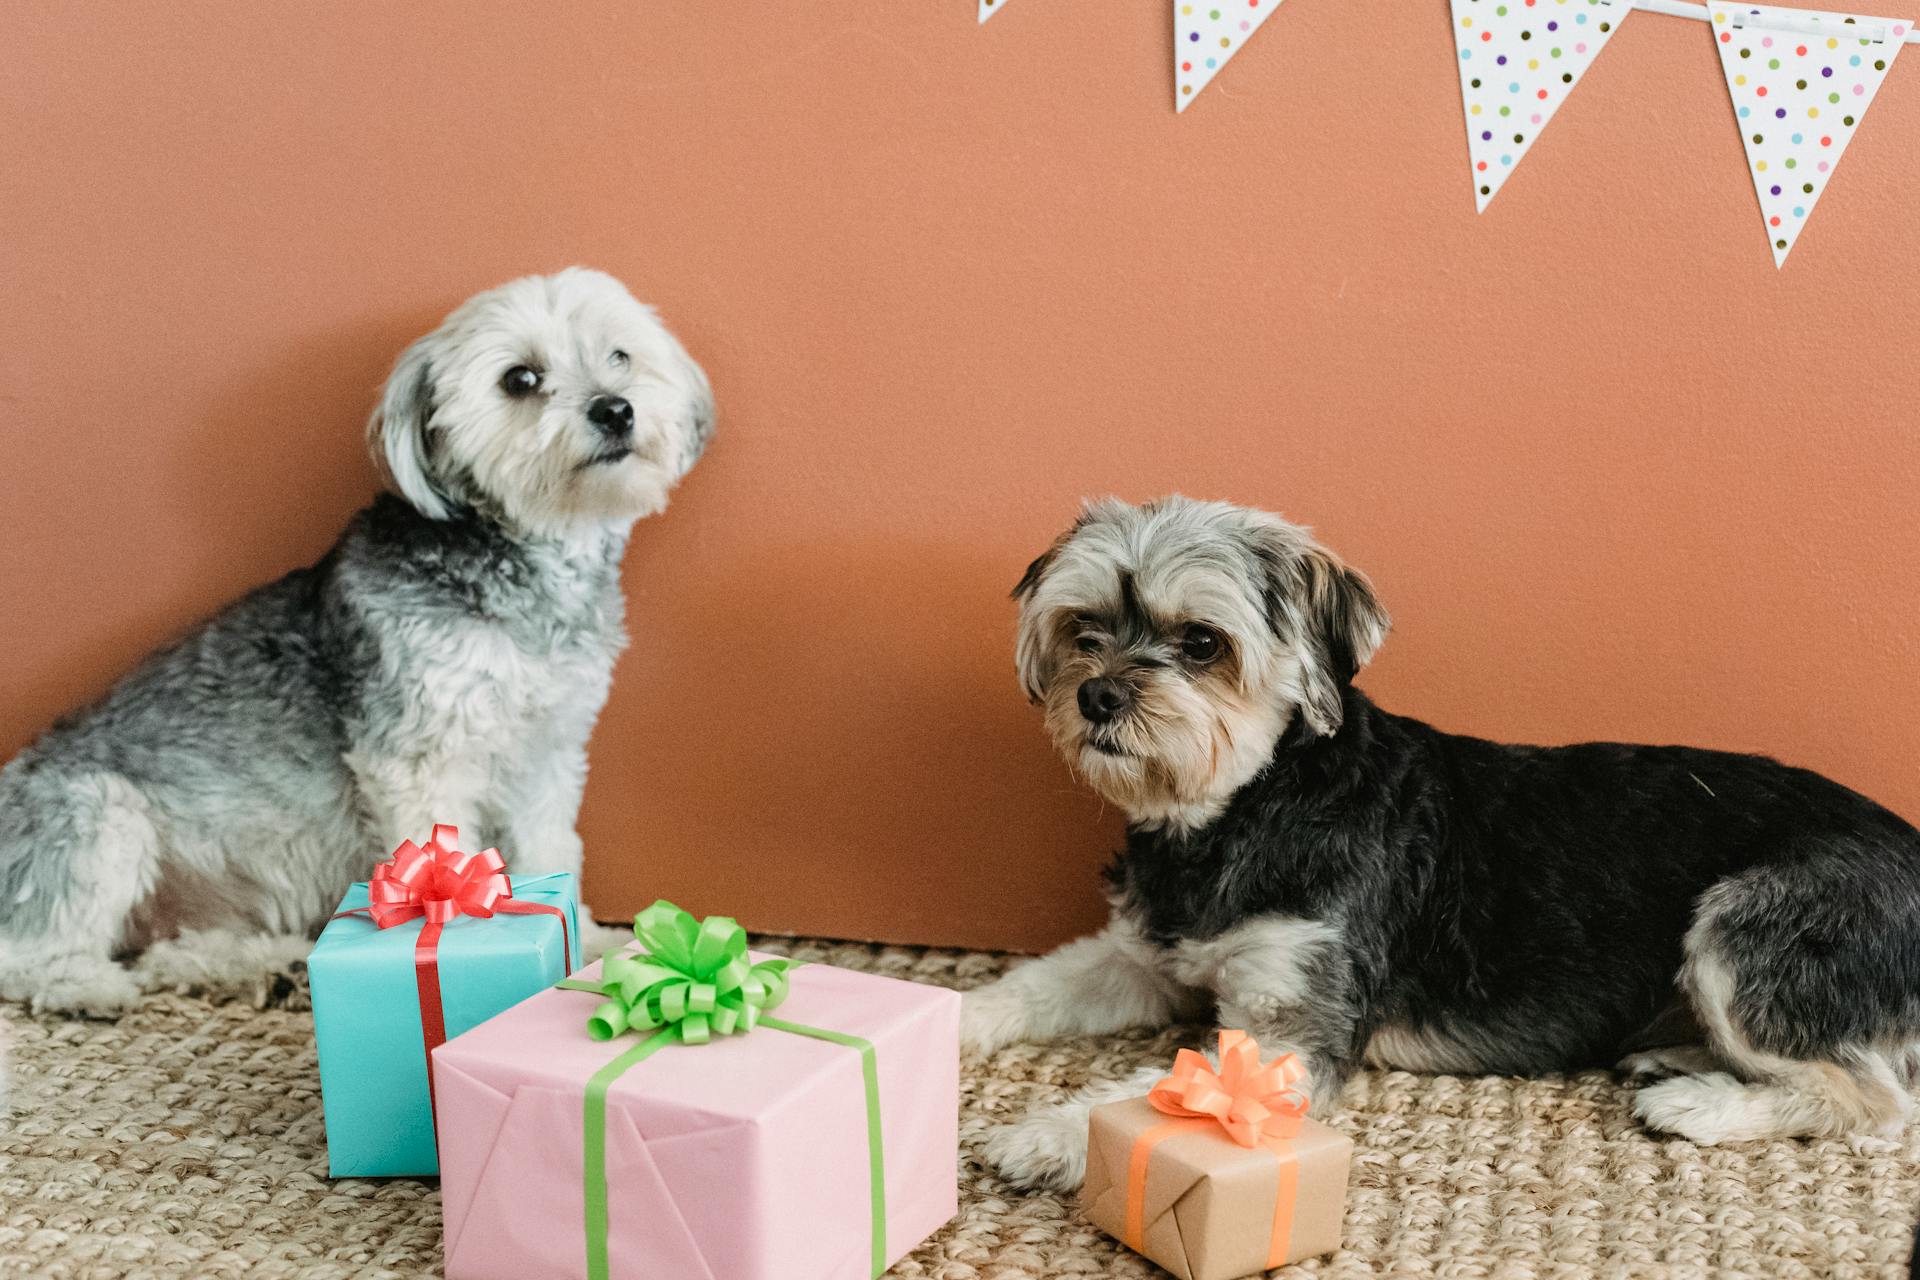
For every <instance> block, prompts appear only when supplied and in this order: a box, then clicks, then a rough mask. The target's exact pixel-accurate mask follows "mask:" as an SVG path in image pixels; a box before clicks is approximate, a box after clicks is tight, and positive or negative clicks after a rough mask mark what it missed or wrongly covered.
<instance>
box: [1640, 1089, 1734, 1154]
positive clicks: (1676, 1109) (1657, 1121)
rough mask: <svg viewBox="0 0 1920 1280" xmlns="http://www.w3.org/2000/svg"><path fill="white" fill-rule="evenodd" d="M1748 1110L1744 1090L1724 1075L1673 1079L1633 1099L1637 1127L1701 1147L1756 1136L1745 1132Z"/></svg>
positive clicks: (1642, 1091) (1641, 1092)
mask: <svg viewBox="0 0 1920 1280" xmlns="http://www.w3.org/2000/svg"><path fill="white" fill-rule="evenodd" d="M1750 1109H1751V1102H1750V1096H1749V1091H1748V1088H1747V1086H1746V1085H1744V1084H1742V1083H1741V1082H1740V1081H1739V1080H1737V1079H1735V1078H1734V1077H1733V1076H1730V1075H1728V1074H1727V1073H1726V1072H1724V1071H1714V1072H1709V1073H1707V1074H1704V1075H1681V1076H1674V1077H1672V1078H1671V1079H1667V1080H1662V1081H1660V1082H1658V1083H1657V1084H1650V1085H1648V1086H1647V1087H1646V1088H1644V1089H1642V1090H1640V1091H1639V1092H1638V1093H1636V1094H1634V1095H1633V1114H1634V1116H1635V1118H1636V1119H1638V1120H1639V1121H1640V1123H1642V1124H1644V1125H1646V1126H1647V1128H1649V1129H1654V1130H1657V1131H1658V1132H1661V1133H1670V1134H1673V1135H1674V1136H1676V1137H1680V1138H1685V1139H1687V1140H1688V1141H1690V1142H1697V1143H1699V1144H1700V1145H1701V1146H1703V1147H1711V1146H1715V1145H1718V1144H1719V1143H1722V1142H1738V1141H1742V1140H1744V1139H1747V1138H1749V1137H1753V1136H1756V1135H1753V1134H1750V1133H1748V1132H1747V1129H1748V1128H1749V1127H1750V1117H1749V1115H1748V1113H1749V1111H1750Z"/></svg>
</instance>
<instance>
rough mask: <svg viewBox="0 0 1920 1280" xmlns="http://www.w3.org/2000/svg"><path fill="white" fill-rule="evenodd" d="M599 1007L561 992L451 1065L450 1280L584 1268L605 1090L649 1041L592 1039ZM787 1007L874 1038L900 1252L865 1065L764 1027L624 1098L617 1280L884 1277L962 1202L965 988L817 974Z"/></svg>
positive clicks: (803, 1019)
mask: <svg viewBox="0 0 1920 1280" xmlns="http://www.w3.org/2000/svg"><path fill="white" fill-rule="evenodd" d="M755 958H756V959H764V958H766V957H761V956H756V957H755ZM599 969H600V966H599V965H597V964H596V965H593V966H590V967H589V968H588V969H587V970H585V971H583V972H582V973H580V974H578V975H576V977H578V978H580V979H585V980H589V981H591V980H593V979H595V978H597V977H598V974H599ZM598 1003H599V998H598V997H596V996H594V995H592V994H589V993H586V992H580V991H569V990H564V989H555V990H549V991H545V992H542V993H541V994H539V995H536V996H533V997H532V998H530V999H528V1000H525V1001H523V1002H521V1003H520V1004H518V1005H516V1006H514V1007H513V1008H511V1009H509V1010H507V1011H506V1012H505V1013H502V1014H500V1015H499V1016H498V1017H495V1018H492V1019H490V1020H488V1021H487V1022H484V1023H482V1024H481V1025H479V1026H478V1027H475V1028H474V1029H473V1030H471V1031H468V1032H467V1033H465V1034H464V1035H461V1036H457V1037H455V1038H454V1039H452V1040H449V1041H447V1042H446V1043H445V1044H444V1045H441V1046H440V1047H439V1048H438V1049H437V1050H435V1051H434V1078H435V1081H436V1083H437V1085H438V1099H439V1107H440V1111H439V1120H440V1189H441V1200H442V1204H443V1207H444V1211H445V1224H446V1226H445V1229H446V1267H447V1276H448V1277H449V1280H486V1278H489V1277H499V1278H500V1280H526V1277H529V1276H540V1277H543V1280H544V1278H547V1277H553V1278H556V1280H557V1278H559V1277H585V1276H586V1274H587V1249H586V1232H587V1224H586V1197H585V1192H584V1189H583V1188H584V1179H583V1175H582V1169H583V1160H584V1156H585V1150H584V1140H583V1136H582V1135H583V1126H584V1118H583V1117H584V1101H583V1100H584V1095H585V1091H586V1085H587V1081H588V1080H589V1078H591V1077H592V1076H593V1075H594V1073H595V1072H597V1071H599V1070H600V1069H601V1068H602V1067H605V1066H606V1065H607V1064H608V1063H610V1062H611V1061H613V1060H614V1059H615V1058H618V1057H620V1056H621V1055H623V1054H625V1053H626V1052H628V1051H629V1050H631V1049H633V1048H634V1047H635V1046H636V1045H637V1044H639V1043H640V1041H641V1040H642V1039H643V1038H644V1037H642V1036H638V1035H623V1036H616V1037H615V1038H614V1039H612V1040H608V1041H594V1040H592V1039H590V1038H588V1035H587V1019H588V1017H589V1015H591V1014H592V1013H593V1011H594V1009H595V1007H596V1005H597V1004H598ZM776 1014H777V1017H778V1019H779V1020H781V1021H784V1022H790V1023H799V1024H806V1025H809V1026H813V1027H818V1028H822V1029H824V1030H828V1031H834V1032H840V1033H843V1034H846V1035H851V1036H857V1037H861V1038H863V1039H866V1040H868V1041H871V1042H872V1044H873V1046H874V1050H875V1054H874V1057H875V1063H876V1066H877V1073H878V1089H879V1102H880V1108H879V1109H880V1132H881V1136H882V1151H883V1163H884V1170H885V1172H884V1183H883V1185H884V1189H885V1197H886V1198H885V1205H886V1209H885V1214H884V1223H885V1240H884V1243H883V1244H877V1243H876V1240H875V1231H874V1221H875V1214H874V1209H873V1204H874V1202H873V1195H872V1193H873V1184H872V1178H871V1176H870V1169H871V1164H870V1150H869V1142H868V1120H867V1093H866V1086H865V1083H864V1078H863V1075H862V1065H861V1057H862V1055H861V1053H860V1051H859V1050H858V1049H856V1048H851V1047H848V1046H846V1045H842V1044H836V1043H830V1042H827V1041H822V1040H818V1039H814V1038H812V1037H809V1036H803V1035H798V1034H794V1033H791V1032H787V1031H783V1030H779V1029H776V1028H773V1027H769V1026H766V1025H764V1024H763V1025H762V1026H760V1027H757V1028H755V1029H754V1030H753V1031H751V1032H750V1033H748V1034H746V1035H738V1036H726V1037H720V1038H716V1039H715V1040H713V1041H712V1042H711V1043H708V1044H703V1045H683V1044H668V1045H666V1046H665V1047H663V1048H661V1049H660V1050H659V1051H658V1052H655V1053H654V1054H652V1055H651V1056H650V1057H647V1058H646V1059H644V1060H643V1061H640V1062H638V1063H636V1064H635V1065H633V1066H632V1067H631V1068H629V1069H628V1070H626V1071H625V1072H624V1073H623V1074H622V1075H620V1076H619V1077H618V1078H617V1079H616V1080H615V1081H614V1082H613V1084H612V1085H611V1087H610V1088H609V1090H608V1093H607V1112H606V1167H607V1188H608V1194H607V1202H608V1214H607V1246H608V1248H607V1256H608V1259H609V1262H610V1267H609V1275H610V1277H612V1278H613V1280H619V1278H620V1277H635V1278H638V1277H646V1278H647V1280H658V1278H661V1277H672V1278H673V1280H761V1278H762V1277H764V1278H765V1280H871V1277H872V1276H873V1275H874V1274H875V1268H874V1259H875V1254H876V1251H878V1252H880V1253H882V1254H883V1255H884V1260H885V1263H886V1264H887V1265H891V1264H892V1263H894V1262H895V1261H897V1260H899V1259H900V1258H901V1257H903V1256H904V1255H905V1254H906V1253H907V1252H908V1251H909V1250H911V1249H912V1248H913V1247H914V1246H915V1245H917V1244H919V1243H920V1242H921V1241H922V1240H924V1239H926V1238H927V1237H928V1236H929V1235H931V1234H933V1232H934V1231H935V1230H937V1229H938V1228H939V1227H940V1226H941V1225H942V1224H944V1223H945V1222H947V1221H948V1219H950V1218H952V1217H953V1215H954V1213H955V1212H956V1211H957V1210H958V1207H959V1206H958V1192H957V1164H958V1149H959V1097H960V1079H959V1075H960V1067H959V1019H960V997H959V996H958V994H957V993H955V992H952V991H947V990H945V989H943V988H939V987H927V986H920V985H918V984H916V983H911V982H900V981H897V980H895V979H892V978H880V977H875V976H873V975H871V974H864V973H855V972H852V971H851V970H847V969H836V968H832V967H830V966H827V965H816V964H809V965H802V966H800V967H797V968H795V969H793V970H792V971H791V986H790V989H789V992H788V995H787V998H786V1001H785V1002H784V1003H783V1004H781V1005H780V1006H779V1008H778V1010H777V1011H776Z"/></svg>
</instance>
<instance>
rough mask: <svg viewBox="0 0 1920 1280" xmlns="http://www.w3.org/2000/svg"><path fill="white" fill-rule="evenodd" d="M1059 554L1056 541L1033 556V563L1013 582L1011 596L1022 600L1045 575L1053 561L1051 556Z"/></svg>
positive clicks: (1058, 545) (1058, 546) (1031, 592)
mask: <svg viewBox="0 0 1920 1280" xmlns="http://www.w3.org/2000/svg"><path fill="white" fill-rule="evenodd" d="M1059 554H1060V544H1059V543H1057V542H1056V543H1054V544H1053V545H1052V546H1050V547H1048V548H1047V549H1046V550H1045V551H1042V552H1041V553H1040V554H1039V555H1037V556H1035V557H1034V558H1033V563H1032V564H1030V565H1028V566H1027V571H1026V572H1025V573H1023V574H1021V575H1020V581H1018V582H1016V583H1014V584H1013V598H1014V599H1015V600H1024V599H1026V598H1027V597H1028V596H1030V595H1032V594H1033V589H1034V588H1035V587H1037V586H1039V585H1040V579H1042V578H1044V577H1045V576H1046V574H1047V568H1048V566H1050V565H1051V564H1052V563H1053V558H1054V557H1055V556H1057V555H1059ZM1002 581H1005V579H1002Z"/></svg>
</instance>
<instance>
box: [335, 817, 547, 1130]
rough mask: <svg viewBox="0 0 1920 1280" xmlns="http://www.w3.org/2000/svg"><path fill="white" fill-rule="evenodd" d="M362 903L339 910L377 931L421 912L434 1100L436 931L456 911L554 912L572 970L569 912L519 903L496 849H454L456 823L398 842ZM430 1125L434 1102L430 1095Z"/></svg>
mask: <svg viewBox="0 0 1920 1280" xmlns="http://www.w3.org/2000/svg"><path fill="white" fill-rule="evenodd" d="M367 899H368V901H367V905H366V906H364V907H356V908H354V909H353V910H352V911H342V912H341V913H340V915H339V916H335V917H334V918H335V919H336V920H337V919H339V918H340V916H366V917H368V918H369V919H371V920H372V921H373V923H374V924H375V925H376V926H378V927H379V928H382V929H391V928H393V927H394V926H395V925H400V924H405V923H406V922H407V921H409V920H418V919H420V918H422V917H425V919H426V923H425V924H423V925H421V927H420V936H419V937H418V938H416V939H415V940H414V944H413V976H414V985H415V987H416V989H417V990H418V992H419V995H420V1035H421V1040H422V1041H423V1043H424V1047H425V1049H426V1055H427V1093H428V1097H429V1098H430V1099H432V1098H433V1093H434V1089H433V1051H434V1049H435V1047H437V1046H439V1045H442V1044H445V1043H446V1040H447V1019H446V1013H445V1010H444V1008H443V1007H442V1002H441V999H440V933H441V931H442V929H444V928H445V926H446V925H447V924H448V923H450V922H451V921H453V920H456V919H458V918H459V917H461V916H475V917H477V918H479V919H482V920H489V919H492V918H493V916H494V915H496V914H501V913H506V914H513V915H546V916H557V917H559V920H560V976H561V977H562V978H565V977H566V976H567V975H568V974H569V973H571V972H573V944H572V939H571V938H569V937H568V934H567V913H566V912H564V911H562V910H561V909H560V908H559V907H550V906H548V905H546V904H545V903H541V902H520V901H517V900H516V899H515V898H514V896H513V881H512V880H510V879H508V877H507V864H506V861H505V860H504V859H503V858H501V856H500V851H499V850H498V849H486V850H483V851H481V852H480V853H462V852H461V851H460V831H459V829H458V828H457V827H451V826H447V825H446V824H444V823H435V824H434V828H433V835H432V837H431V838H430V839H428V841H427V842H426V844H424V845H417V844H415V843H414V842H413V841H411V840H404V841H402V842H401V844H400V847H399V848H398V849H395V850H394V851H393V856H392V857H391V858H389V859H387V861H385V862H383V863H381V864H380V865H379V866H377V867H375V868H374V869H373V878H372V879H371V880H370V881H368V883H367ZM434 1112H435V1114H434V1125H435V1127H436V1129H437V1128H438V1126H439V1105H438V1101H437V1100H435V1101H434Z"/></svg>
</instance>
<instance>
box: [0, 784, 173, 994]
mask: <svg viewBox="0 0 1920 1280" xmlns="http://www.w3.org/2000/svg"><path fill="white" fill-rule="evenodd" d="M4 782H5V784H6V785H4V786H0V999H10V1000H26V1001H28V1002H29V1003H30V1004H31V1005H32V1007H33V1008H34V1010H35V1011H40V1010H54V1011H60V1012H72V1013H82V1014H88V1015H92V1016H96V1017H110V1016H113V1015H115V1014H118V1013H120V1012H121V1011H122V1010H124V1009H125V1008H126V1007H127V1006H128V1005H130V1004H132V1003H133V1002H134V1001H136V1000H137V999H138V998H139V995H140V989H139V985H138V984H137V983H136V982H135V981H134V979H133V977H132V975H131V974H129V973H128V972H127V970H126V969H125V968H124V967H123V966H121V965H118V964H116V963H114V960H113V954H114V949H115V947H116V946H117V945H119V943H120V942H121V941H122V939H123V937H124V935H125V932H126V928H127V922H128V917H129V916H130V915H131V913H132V911H133V908H134V905H135V904H136V903H138V902H139V901H140V900H141V899H142V898H143V897H145V896H146V894H147V893H148V892H150V891H151V889H152V886H153V883H154V880H155V878H156V876H157V872H158V867H159V852H160V840H159V834H158V832H157V831H155V829H154V826H153V823H152V821H151V820H150V819H149V818H148V816H147V805H146V801H145V799H144V798H143V797H142V796H141V795H140V793H139V792H138V791H137V790H136V789H135V788H134V787H133V786H132V785H131V784H129V783H128V782H127V781H126V780H125V779H124V778H121V777H120V776H118V775H117V774H111V773H98V772H96V773H87V774H82V775H78V776H73V775H69V776H66V777H60V776H57V775H55V776H48V775H47V774H46V773H44V772H36V773H33V774H25V773H24V771H22V773H21V774H16V775H14V776H12V777H8V778H6V779H4Z"/></svg>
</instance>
